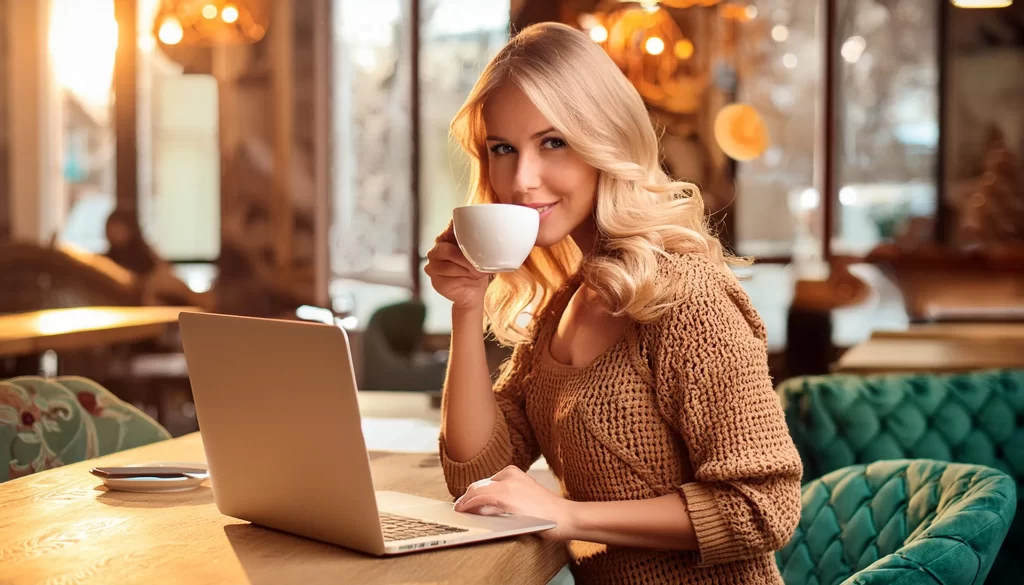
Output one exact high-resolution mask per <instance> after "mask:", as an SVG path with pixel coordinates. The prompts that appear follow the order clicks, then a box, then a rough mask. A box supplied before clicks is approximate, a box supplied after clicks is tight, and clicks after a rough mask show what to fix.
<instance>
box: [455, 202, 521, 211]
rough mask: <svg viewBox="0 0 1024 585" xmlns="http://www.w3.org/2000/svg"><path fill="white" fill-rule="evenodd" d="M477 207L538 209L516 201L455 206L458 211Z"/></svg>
mask: <svg viewBox="0 0 1024 585" xmlns="http://www.w3.org/2000/svg"><path fill="white" fill-rule="evenodd" d="M475 207H516V208H522V209H528V210H530V211H536V210H535V209H534V208H532V207H527V206H525V205H516V204H515V203H472V204H470V205H459V206H458V207H456V208H455V211H458V210H460V209H470V208H475Z"/></svg>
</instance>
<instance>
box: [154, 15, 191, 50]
mask: <svg viewBox="0 0 1024 585" xmlns="http://www.w3.org/2000/svg"><path fill="white" fill-rule="evenodd" d="M156 36H157V38H158V39H160V42H161V43H163V44H165V45H177V44H178V43H180V42H181V39H182V38H184V36H185V31H184V30H183V29H182V28H181V23H180V22H178V19H177V18H174V17H173V16H168V17H167V18H164V20H163V22H162V23H161V24H160V29H159V30H158V31H157V33H156Z"/></svg>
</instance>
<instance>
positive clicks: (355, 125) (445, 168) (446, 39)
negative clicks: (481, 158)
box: [330, 0, 509, 332]
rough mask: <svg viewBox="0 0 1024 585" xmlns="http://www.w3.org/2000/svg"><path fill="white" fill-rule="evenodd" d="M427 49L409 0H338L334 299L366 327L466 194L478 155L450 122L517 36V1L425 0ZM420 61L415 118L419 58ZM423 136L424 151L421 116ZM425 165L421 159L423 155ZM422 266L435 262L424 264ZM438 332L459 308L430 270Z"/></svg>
mask: <svg viewBox="0 0 1024 585" xmlns="http://www.w3.org/2000/svg"><path fill="white" fill-rule="evenodd" d="M418 8H419V12H420V18H419V27H420V28H419V37H420V43H419V46H418V47H412V46H411V39H412V31H411V29H410V27H411V26H412V22H411V12H412V5H411V4H410V2H409V0H381V1H379V2H373V3H368V2H362V1H360V0H335V3H334V15H335V16H334V18H335V21H334V23H333V27H334V58H333V66H334V80H333V91H334V96H333V98H332V106H333V112H334V124H335V127H334V137H335V145H334V153H335V157H336V158H335V160H334V169H333V171H334V193H333V198H332V199H333V200H332V203H333V218H332V222H331V234H330V246H331V248H330V258H331V274H332V279H331V297H332V299H334V302H335V305H336V307H335V308H337V309H340V310H347V311H353V312H354V314H355V316H356V318H357V319H358V320H359V321H360V322H362V323H364V324H365V322H366V321H367V320H368V319H369V317H370V316H371V315H372V314H373V312H374V311H375V310H376V309H377V308H378V307H380V306H382V305H384V304H388V303H391V302H395V301H398V300H402V299H407V298H409V297H410V296H411V286H412V276H411V271H410V267H411V266H412V265H413V259H414V258H417V259H418V258H420V257H421V256H422V255H423V254H425V253H426V251H427V250H428V249H429V247H430V246H432V245H433V241H434V238H435V237H436V236H437V234H438V233H439V232H440V231H441V230H442V229H444V227H445V226H446V225H447V222H448V220H449V219H450V217H451V210H452V208H453V207H455V206H457V205H460V204H461V203H462V202H463V201H464V200H465V197H466V188H467V185H466V178H467V176H468V173H467V172H466V169H467V167H466V163H467V161H466V159H465V157H464V156H463V154H462V152H461V151H460V149H459V148H458V146H457V145H456V144H454V143H452V142H450V141H449V140H448V124H449V122H450V121H451V119H452V117H453V116H454V115H455V112H456V111H457V110H458V108H459V107H460V106H461V105H462V102H463V101H464V100H465V98H466V96H467V95H468V94H469V91H470V89H471V88H472V86H473V84H474V83H475V82H476V79H477V77H478V76H479V75H480V73H481V71H483V68H484V66H485V65H486V64H487V61H488V60H489V59H490V58H491V57H492V56H493V55H494V54H495V53H496V52H497V51H498V50H499V49H500V48H501V47H502V46H503V45H504V44H505V43H506V42H507V40H508V26H509V3H508V1H507V0H504V1H496V2H479V1H477V0H421V1H420V3H419V4H418ZM414 54H415V55H416V56H417V57H418V59H419V71H420V74H419V89H420V91H419V94H418V96H417V100H418V106H419V107H418V113H419V116H418V120H416V121H414V120H413V108H412V107H411V106H412V59H413V56H414ZM414 122H415V123H418V124H419V128H420V137H421V138H420V144H418V145H416V146H417V148H415V149H414V148H413V147H414V145H413V144H412V140H413V139H412V136H413V132H412V129H413V124H414ZM414 156H415V157H417V161H418V164H417V165H415V167H414V165H413V164H412V162H413V157H414ZM414 168H418V169H419V185H420V186H419V191H420V192H419V193H418V194H417V196H418V197H419V200H420V209H421V217H420V218H419V221H420V225H419V228H420V234H421V237H420V241H419V242H413V241H412V234H413V229H412V227H413V226H412V222H413V221H415V220H416V218H414V217H413V214H412V205H411V203H410V202H411V201H412V199H413V193H412V183H413V181H412V176H411V173H412V172H413V169H414ZM419 265H420V270H421V271H422V266H423V262H422V261H420V262H419ZM420 278H421V280H422V282H424V285H423V287H422V292H423V300H424V302H425V303H426V304H427V309H428V310H427V330H428V331H438V332H442V331H446V330H447V329H448V328H449V327H450V323H449V322H448V319H449V305H448V303H447V301H445V300H444V299H443V298H441V297H440V296H438V295H437V294H436V293H435V292H434V291H433V289H431V288H430V287H429V285H428V284H426V283H427V282H428V281H427V280H426V277H425V276H424V275H422V272H421V276H420Z"/></svg>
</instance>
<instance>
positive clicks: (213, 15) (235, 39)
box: [153, 0, 273, 47]
mask: <svg viewBox="0 0 1024 585" xmlns="http://www.w3.org/2000/svg"><path fill="white" fill-rule="evenodd" d="M272 1H273V0H231V1H229V2H224V0H216V1H215V0H208V1H206V2H197V1H196V0H160V10H159V12H158V13H157V16H156V18H155V19H154V21H153V26H154V30H153V32H154V36H155V37H156V38H157V39H158V40H159V41H160V43H161V44H163V45H165V46H171V45H182V46H200V47H210V46H213V45H236V44H250V43H255V42H258V41H260V40H261V39H263V37H264V35H266V32H267V28H268V27H269V26H270V11H271V6H272V5H271V2H272Z"/></svg>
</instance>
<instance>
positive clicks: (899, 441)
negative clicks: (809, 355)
mask: <svg viewBox="0 0 1024 585" xmlns="http://www.w3.org/2000/svg"><path fill="white" fill-rule="evenodd" d="M779 394H780V397H781V399H782V402H783V406H784V408H785V412H786V418H787V422H788V424H789V428H790V432H791V433H792V435H793V439H794V441H795V443H796V445H797V449H798V450H799V451H800V454H801V457H802V459H803V462H804V481H805V482H807V483H805V487H804V495H805V510H804V512H805V515H806V514H808V513H809V512H813V510H811V511H809V510H808V509H807V504H808V502H807V497H808V490H809V489H815V490H816V489H820V488H817V487H815V488H809V486H813V485H816V484H815V483H814V481H815V480H819V478H821V479H820V481H825V482H826V483H829V482H834V481H835V479H834V476H830V475H829V474H830V473H834V472H836V470H843V469H849V468H850V466H857V465H863V464H868V463H873V462H883V461H892V460H904V459H917V460H931V461H939V462H943V461H944V462H956V463H962V464H970V465H973V466H984V467H986V468H988V469H990V470H992V471H993V472H998V473H1000V474H1003V475H1005V476H1006V477H1008V478H1009V480H1010V481H1011V482H1012V485H1013V486H1014V487H1015V490H1014V491H1015V495H1014V498H1015V500H1014V501H1013V502H1012V503H1013V507H1010V508H1007V507H1003V508H1000V509H998V510H996V509H993V510H992V513H993V514H995V516H992V522H993V523H999V522H1006V523H1009V524H1010V525H1009V526H1008V527H1007V531H1008V533H1007V535H1006V537H1005V541H1004V542H1003V543H1002V546H1001V548H998V547H997V548H996V549H995V550H992V551H991V552H992V553H993V554H996V556H995V558H994V559H990V560H991V562H992V563H993V566H992V568H991V571H990V572H989V577H988V582H989V583H995V584H1000V585H1001V584H1004V583H1005V584H1021V583H1024V514H1016V515H1015V514H1014V510H1015V508H1019V505H1018V504H1019V498H1020V497H1021V496H1022V494H1024V489H1022V483H1024V371H1016V370H995V371H980V372H971V373H964V374H945V375H937V374H896V375H880V376H852V375H828V376H814V377H803V378H794V379H791V380H787V381H786V382H784V383H782V384H781V385H780V386H779ZM840 473H843V472H840ZM978 473H980V472H978ZM826 478H831V479H828V480H827V481H826ZM1004 495H1005V494H1004ZM874 497H875V498H876V499H877V497H878V494H876V495H875V496H874ZM985 501H991V502H992V503H993V505H995V502H996V501H995V500H992V499H991V498H989V499H986V500H985ZM880 506H882V504H881V503H879V504H874V503H873V504H872V509H873V511H875V512H877V510H878V509H879V507H880ZM909 509H910V507H909V506H908V510H909ZM1007 514H1008V516H1007ZM803 521H807V519H806V518H804V520H803ZM971 527H973V524H972V525H965V527H964V531H965V532H970V528H971ZM847 529H848V530H849V531H852V532H856V531H857V530H859V528H856V527H850V526H848V527H847ZM908 530H909V525H908ZM865 534H866V533H865ZM908 534H911V532H908ZM965 536H966V534H964V533H960V534H958V535H956V536H949V537H948V538H952V539H959V540H960V541H963V542H967V541H966V540H964V538H965ZM859 538H863V535H862V536H860V537H859ZM972 547H973V545H972ZM973 550H974V551H975V554H976V555H978V556H979V558H982V557H983V556H984V555H986V554H989V552H988V549H986V548H985V547H977V548H974V549H973ZM997 551H998V553H997ZM779 558H780V566H782V564H783V562H782V561H783V560H788V559H789V557H787V556H786V555H785V554H782V553H780V556H779ZM952 558H956V559H960V555H952V556H950V557H946V560H949V559H952ZM957 563H958V566H959V565H963V566H966V565H967V564H969V563H968V562H967V561H966V560H963V559H960V560H958V561H957ZM974 565H977V563H974ZM949 568H950V569H951V570H952V569H955V568H957V567H949ZM791 571H795V569H794V570H791ZM979 577H980V578H979V579H977V580H962V579H953V578H945V577H941V575H940V576H939V577H936V578H935V580H934V581H928V580H925V581H921V582H927V583H942V584H943V585H949V584H950V583H981V582H982V579H983V578H984V574H979ZM796 582H798V581H792V582H791V581H788V580H787V583H788V584H792V583H796ZM816 582H818V583H826V582H828V583H831V582H836V583H838V582H841V581H827V580H820V579H819V580H818V581H816ZM856 582H858V583H873V582H875V581H871V580H863V581H856ZM878 582H888V581H878ZM891 582H896V579H893V580H892V581H891ZM900 582H901V583H903V582H902V581H900ZM917 582H918V581H914V580H908V581H906V583H908V584H909V583H917Z"/></svg>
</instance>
